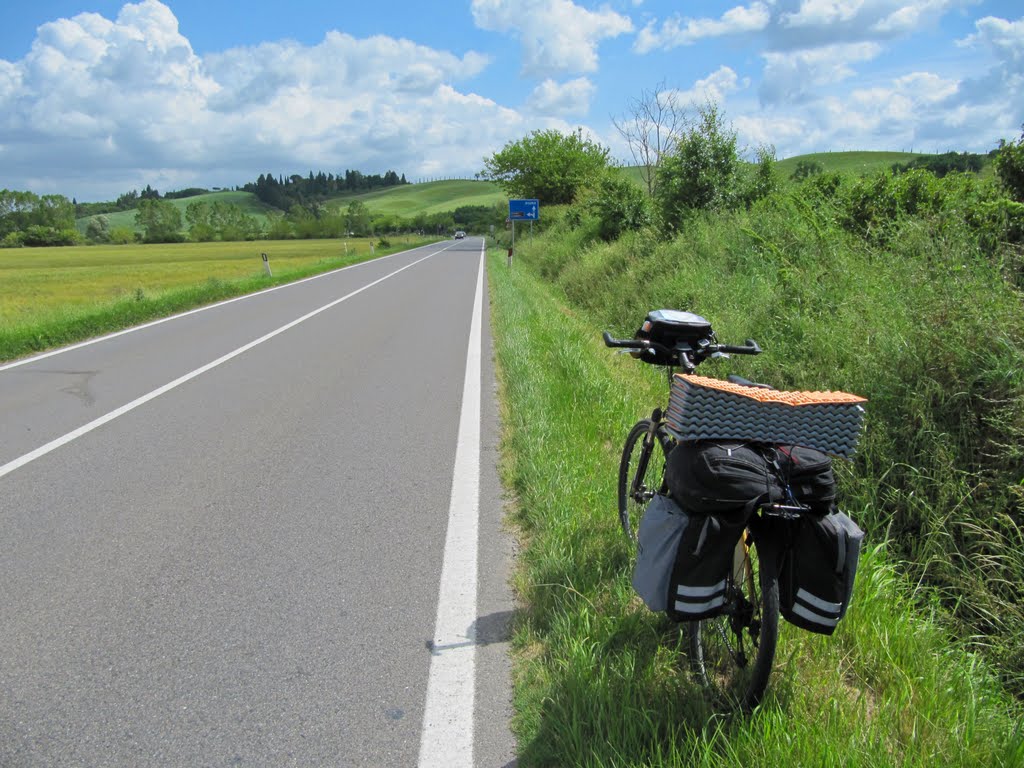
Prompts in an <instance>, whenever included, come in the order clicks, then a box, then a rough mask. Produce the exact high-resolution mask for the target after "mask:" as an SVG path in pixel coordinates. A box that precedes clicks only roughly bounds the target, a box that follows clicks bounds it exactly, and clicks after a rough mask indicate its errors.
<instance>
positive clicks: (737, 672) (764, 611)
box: [689, 529, 779, 712]
mask: <svg viewBox="0 0 1024 768" xmlns="http://www.w3.org/2000/svg"><path fill="white" fill-rule="evenodd" d="M726 605H727V609H728V610H727V612H726V613H724V614H723V615H721V616H717V617H715V618H713V619H704V620H702V621H695V622H691V623H690V625H689V630H690V637H689V640H690V669H691V670H692V672H693V674H694V676H695V677H696V678H697V681H698V682H699V683H700V684H701V685H702V686H703V687H704V688H705V690H706V691H707V692H708V694H709V698H710V699H711V702H712V705H713V706H715V707H716V708H720V709H725V710H733V711H735V710H739V711H743V712H749V711H751V710H752V709H753V708H754V707H756V706H757V705H758V704H759V703H760V702H761V697H762V696H763V695H764V692H765V690H766V689H767V687H768V678H769V676H770V675H771V671H772V663H773V662H774V660H775V646H776V643H777V641H778V637H779V579H778V574H777V572H776V568H775V564H774V562H773V561H772V559H771V554H770V553H768V552H765V551H762V550H761V549H760V548H759V547H758V543H757V540H756V539H755V538H754V537H753V535H752V534H751V532H750V530H749V529H747V530H746V531H744V534H743V536H742V537H741V539H740V541H739V543H737V545H736V552H735V554H734V555H733V568H732V574H731V576H730V579H729V583H728V591H727V602H726Z"/></svg>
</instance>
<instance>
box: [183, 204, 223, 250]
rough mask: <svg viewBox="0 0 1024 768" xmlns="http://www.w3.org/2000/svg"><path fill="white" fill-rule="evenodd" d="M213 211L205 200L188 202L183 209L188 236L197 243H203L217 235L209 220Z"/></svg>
mask: <svg viewBox="0 0 1024 768" xmlns="http://www.w3.org/2000/svg"><path fill="white" fill-rule="evenodd" d="M212 213H213V211H212V209H211V208H210V204H209V203H207V202H205V201H204V202H195V203H189V204H188V207H187V208H186V209H185V221H186V222H188V236H189V237H190V238H191V239H192V240H195V241H196V242H197V243H205V242H209V241H211V240H213V239H214V238H216V236H217V231H216V229H214V226H213V224H212V223H211V221H210V217H211V215H212Z"/></svg>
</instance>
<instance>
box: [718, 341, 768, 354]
mask: <svg viewBox="0 0 1024 768" xmlns="http://www.w3.org/2000/svg"><path fill="white" fill-rule="evenodd" d="M718 351H719V352H727V353H729V354H732V355H760V354H761V347H760V346H758V344H757V342H756V341H754V340H753V339H747V340H746V342H745V344H744V346H742V347H734V346H730V345H728V344H720V345H719V347H718Z"/></svg>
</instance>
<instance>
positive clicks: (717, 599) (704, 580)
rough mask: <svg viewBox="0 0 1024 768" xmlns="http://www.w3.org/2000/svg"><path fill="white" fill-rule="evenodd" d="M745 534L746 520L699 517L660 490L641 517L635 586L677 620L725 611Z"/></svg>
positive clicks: (650, 605) (655, 608)
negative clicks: (738, 546) (725, 522)
mask: <svg viewBox="0 0 1024 768" xmlns="http://www.w3.org/2000/svg"><path fill="white" fill-rule="evenodd" d="M742 533H743V526H742V525H723V524H722V523H721V521H719V520H718V519H717V518H715V517H713V516H701V517H694V516H692V515H689V514H687V512H686V511H685V510H683V509H681V508H680V507H679V505H677V504H676V503H675V501H673V500H672V499H671V498H669V497H668V496H664V495H661V494H657V495H655V496H654V498H652V499H651V502H650V503H649V504H648V505H647V509H646V510H644V515H643V518H642V519H641V520H640V527H639V531H638V534H637V542H638V543H637V556H636V566H635V567H634V569H633V588H634V589H635V590H636V592H637V594H639V595H640V597H641V598H643V601H644V603H645V604H646V605H647V607H648V608H650V609H651V610H652V611H665V612H666V613H667V614H668V616H669V617H670V618H671V619H673V620H675V621H694V620H696V619H706V618H709V617H711V616H715V615H717V614H719V613H721V610H722V607H723V606H724V604H725V597H726V588H727V585H728V583H729V577H730V573H729V571H730V568H731V566H732V561H733V551H734V550H735V548H736V543H737V542H738V541H739V538H740V535H742Z"/></svg>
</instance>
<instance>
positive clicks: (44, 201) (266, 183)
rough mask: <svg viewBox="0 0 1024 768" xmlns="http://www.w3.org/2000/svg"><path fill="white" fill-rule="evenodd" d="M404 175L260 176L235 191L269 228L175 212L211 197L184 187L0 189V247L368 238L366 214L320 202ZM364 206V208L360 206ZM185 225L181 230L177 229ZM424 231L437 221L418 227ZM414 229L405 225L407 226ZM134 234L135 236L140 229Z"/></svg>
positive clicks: (250, 220) (238, 216) (222, 207)
mask: <svg viewBox="0 0 1024 768" xmlns="http://www.w3.org/2000/svg"><path fill="white" fill-rule="evenodd" d="M408 183H409V182H408V181H407V180H406V178H405V174H404V173H403V174H401V175H399V174H398V173H396V172H395V171H392V170H389V171H387V172H386V173H384V174H366V173H363V172H361V171H357V170H346V171H345V172H344V173H343V174H338V175H335V174H333V173H324V172H323V171H321V172H319V173H316V174H314V173H313V172H312V171H310V172H309V174H308V176H301V175H298V174H295V175H292V176H289V177H287V178H285V177H283V176H277V177H274V176H273V175H272V174H260V176H259V178H257V179H256V181H255V182H249V183H247V184H245V185H243V186H242V187H235V190H236V191H237V190H239V189H240V190H242V191H246V192H251V193H253V194H254V195H255V196H256V197H257V198H258V199H259V200H261V201H262V202H263V203H265V204H266V205H268V206H270V208H271V209H274V210H271V211H270V213H269V214H268V216H267V220H268V226H267V227H266V228H264V226H263V225H262V223H261V222H260V221H259V220H258V219H257V218H256V217H254V216H252V215H250V214H247V213H246V212H245V211H244V209H242V208H241V207H240V206H237V205H234V204H232V203H227V202H224V201H213V202H209V201H196V202H194V203H190V204H189V205H188V207H187V209H186V210H185V212H184V214H183V213H182V211H181V209H180V207H179V206H177V205H174V204H172V203H171V202H170V201H172V200H182V199H187V198H191V197H197V196H199V195H205V194H208V193H209V192H210V190H208V189H204V188H202V187H189V188H187V189H182V190H176V191H171V192H167V193H166V194H163V195H162V194H160V192H159V190H157V189H154V188H153V187H152V186H151V185H149V184H147V185H146V187H145V189H143V190H141V191H138V190H134V189H133V190H131V191H129V192H125V193H123V194H121V195H119V196H118V197H117V199H115V200H110V201H105V202H95V203H79V202H78V201H77V200H74V199H72V200H68V199H67V198H66V197H64V196H63V195H42V196H40V195H36V194H35V193H33V192H27V191H24V192H23V191H17V190H7V189H4V190H0V247H7V248H11V247H21V246H54V245H76V244H80V243H82V242H87V243H118V244H120V243H130V242H135V241H137V240H141V241H143V242H180V241H183V240H185V239H186V238H190V239H193V240H199V241H205V240H253V239H257V238H261V237H272V236H277V237H335V236H341V235H344V234H349V233H353V234H359V235H368V234H372V233H373V230H374V226H373V221H372V220H371V217H370V215H369V212H368V211H366V210H363V209H361V208H360V206H362V203H359V204H358V205H356V206H355V207H353V206H352V205H351V204H350V205H349V206H348V207H347V208H343V209H338V210H333V209H330V208H329V207H327V206H325V205H324V203H325V202H326V201H327V200H328V199H329V198H331V197H335V196H337V195H340V194H344V193H361V192H368V191H372V190H374V189H382V188H387V187H393V186H398V185H402V184H408ZM363 208H365V206H363ZM131 210H135V211H136V216H135V222H134V223H135V226H134V227H128V226H120V227H117V226H114V227H112V226H111V225H110V222H109V220H108V219H107V218H106V215H107V214H111V213H118V212H123V211H131ZM81 218H90V221H89V223H88V224H87V225H86V229H85V232H84V234H83V233H81V232H79V230H78V229H77V228H76V224H75V221H76V219H81ZM186 223H187V225H188V231H187V233H186V232H185V231H183V227H184V226H185V224H186ZM421 223H424V224H425V226H427V227H429V228H435V227H437V226H440V225H441V224H440V222H435V221H430V222H421ZM409 226H410V227H411V226H414V225H412V224H410V225H409ZM139 230H141V232H139Z"/></svg>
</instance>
